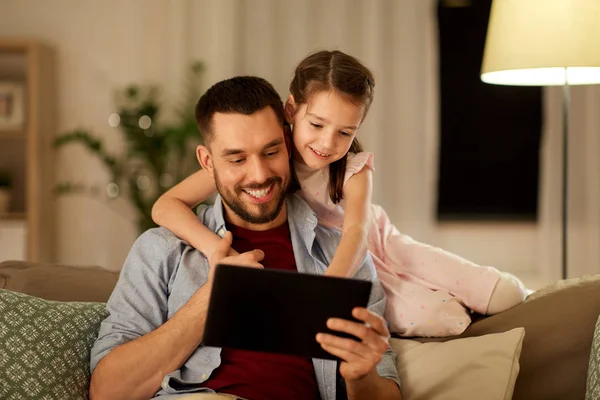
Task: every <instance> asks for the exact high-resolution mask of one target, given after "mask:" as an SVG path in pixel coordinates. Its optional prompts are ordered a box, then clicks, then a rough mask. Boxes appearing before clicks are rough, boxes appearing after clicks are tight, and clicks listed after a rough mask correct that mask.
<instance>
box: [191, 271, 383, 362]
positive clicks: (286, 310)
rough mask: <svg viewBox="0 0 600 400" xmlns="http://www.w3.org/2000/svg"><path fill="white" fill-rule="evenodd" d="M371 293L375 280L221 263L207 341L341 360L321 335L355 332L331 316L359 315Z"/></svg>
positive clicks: (206, 336) (249, 348)
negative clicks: (332, 325)
mask: <svg viewBox="0 0 600 400" xmlns="http://www.w3.org/2000/svg"><path fill="white" fill-rule="evenodd" d="M370 294H371V282H369V281H363V280H357V279H347V278H337V277H328V276H321V275H309V274H303V273H297V272H291V271H282V270H276V269H260V268H251V267H241V266H231V265H217V268H216V271H215V276H214V281H213V286H212V291H211V295H210V303H209V306H208V314H207V317H206V326H205V328H204V337H203V339H202V344H203V345H205V346H214V347H228V348H235V349H242V350H253V351H262V352H268V353H279V354H290V355H298V356H304V357H310V358H324V359H331V360H338V358H337V357H336V356H333V355H332V354H330V353H328V352H326V351H325V350H323V349H322V348H321V345H320V344H319V343H318V342H317V340H316V338H315V337H316V335H317V333H319V332H324V333H331V334H334V335H338V336H344V337H353V336H351V335H349V334H345V333H341V332H336V331H332V330H330V329H328V328H327V326H326V322H327V319H328V318H332V317H336V318H343V319H348V320H353V321H356V319H355V318H354V317H353V316H352V309H353V308H354V307H367V305H368V301H369V296H370Z"/></svg>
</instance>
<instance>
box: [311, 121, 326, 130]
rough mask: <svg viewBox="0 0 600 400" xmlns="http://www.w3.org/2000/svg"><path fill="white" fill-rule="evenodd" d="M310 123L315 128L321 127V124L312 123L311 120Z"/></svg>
mask: <svg viewBox="0 0 600 400" xmlns="http://www.w3.org/2000/svg"><path fill="white" fill-rule="evenodd" d="M310 124H311V125H312V126H313V127H314V128H317V129H321V128H322V127H323V125H319V124H315V123H312V122H311V123H310Z"/></svg>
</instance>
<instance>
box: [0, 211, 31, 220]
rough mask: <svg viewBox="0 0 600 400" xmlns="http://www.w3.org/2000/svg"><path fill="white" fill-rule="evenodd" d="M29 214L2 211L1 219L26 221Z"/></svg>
mask: <svg viewBox="0 0 600 400" xmlns="http://www.w3.org/2000/svg"><path fill="white" fill-rule="evenodd" d="M26 219H27V214H26V213H24V212H8V213H0V221H25V220H26Z"/></svg>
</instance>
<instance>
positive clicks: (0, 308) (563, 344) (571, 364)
mask: <svg viewBox="0 0 600 400" xmlns="http://www.w3.org/2000/svg"><path fill="white" fill-rule="evenodd" d="M117 280H118V272H111V271H108V270H105V269H103V268H100V267H88V266H79V267H77V266H65V265H54V264H36V263H27V262H19V261H5V262H2V263H0V294H2V293H4V295H5V296H4V297H2V296H0V377H2V376H3V375H2V373H5V374H7V373H11V374H13V375H12V377H11V378H6V376H7V375H5V381H6V382H8V381H11V382H12V383H11V384H12V386H9V385H8V384H7V383H6V382H3V381H2V379H0V398H7V399H13V398H14V399H17V398H39V399H53V398H61V399H66V398H82V397H77V396H82V393H87V384H89V369H88V370H87V375H86V371H85V370H84V371H83V372H78V374H79V376H77V377H75V378H78V379H75V378H73V377H71V376H70V375H69V374H71V373H72V371H74V370H75V369H76V367H75V366H76V365H78V364H77V363H78V362H79V364H82V363H83V364H85V362H86V360H87V358H86V357H89V347H90V346H91V345H92V344H93V340H94V338H95V334H96V332H97V328H98V325H99V323H100V321H101V320H102V319H103V318H104V317H105V316H106V311H105V308H104V302H105V301H106V300H107V299H108V297H109V295H110V293H111V291H112V289H113V287H114V285H115V283H116V281H117ZM7 298H8V299H12V300H11V301H7V300H6V299H7ZM3 299H4V300H3ZM2 302H4V303H2ZM44 307H45V308H44ZM38 308H40V309H42V310H43V311H42V314H44V315H43V318H45V319H44V320H43V321H45V322H44V323H38V322H39V321H42V320H39V321H37V322H36V321H34V318H41V316H40V315H39V314H40V313H39V312H38V314H37V316H35V315H36V314H35V312H36V311H35V310H36V309H38ZM57 309H58V310H59V311H58V312H57V311H56V310H57ZM64 310H67V311H64ZM38 311H39V310H38ZM63 311H64V312H63ZM599 314H600V275H593V276H587V277H581V278H576V279H570V280H565V281H560V282H557V283H556V284H554V285H551V286H549V287H547V288H544V289H542V290H540V291H537V292H535V293H533V294H532V295H530V296H529V297H528V299H527V300H526V301H525V302H524V303H523V304H520V305H518V306H516V307H514V308H512V309H510V310H507V311H505V312H503V313H500V314H497V315H494V316H491V317H485V318H480V319H479V320H477V321H475V322H473V323H472V324H471V325H470V326H469V327H468V328H467V329H466V330H465V332H463V334H461V335H459V336H457V337H451V338H410V339H394V338H393V339H391V340H392V346H393V347H394V349H397V348H400V347H402V346H404V347H407V346H408V347H409V348H410V349H412V350H414V349H416V348H421V349H423V348H424V347H419V345H423V346H434V345H435V344H436V343H437V344H449V343H457V344H458V343H462V344H463V345H462V347H459V346H457V347H456V351H459V352H462V354H464V355H465V356H467V355H469V354H470V355H471V356H472V357H475V358H474V360H480V361H481V360H491V361H489V362H488V363H487V364H494V365H486V363H480V365H477V366H476V368H470V371H475V372H476V374H475V375H469V374H468V373H464V374H463V373H460V374H459V376H458V375H454V376H450V377H449V378H448V379H452V380H453V381H455V384H456V385H459V382H457V381H456V380H459V379H464V381H462V382H460V385H463V386H470V387H473V388H475V389H474V390H479V389H477V385H478V384H481V385H483V386H482V387H487V386H489V384H490V382H492V383H494V382H496V383H499V384H500V385H504V386H506V387H507V388H506V389H503V393H505V395H504V397H500V398H507V399H510V398H511V396H512V398H513V399H516V400H525V399H527V400H534V399H573V400H575V399H584V398H585V393H586V385H587V386H589V383H588V382H587V380H588V367H589V364H590V353H591V351H592V347H593V346H592V344H593V342H594V331H595V326H596V322H597V320H598V315H599ZM61 318H62V319H61ZM16 319H19V320H20V321H21V323H23V320H25V321H24V322H25V323H27V322H28V321H27V320H28V319H29V320H30V321H29V323H30V324H29V325H28V326H29V328H28V329H33V330H39V331H40V333H39V335H38V336H39V337H38V338H37V339H36V341H33V339H31V337H30V336H27V333H23V334H24V335H25V336H23V337H24V339H20V340H17V339H15V336H14V335H13V337H12V339H11V340H12V342H11V343H6V341H5V342H4V343H2V335H7V332H8V333H9V334H10V332H11V329H13V331H15V330H17V329H19V328H18V324H17V323H16V322H15V323H13V322H14V321H15V320H16ZM77 319H79V321H80V322H79V323H78V322H73V321H76V320H77ZM59 320H60V321H61V322H57V321H59ZM2 321H4V328H3V325H2ZM81 321H83V323H82V322H81ZM53 323H59V324H60V325H59V326H60V329H63V327H64V326H69V325H74V326H71V328H69V330H67V331H65V333H60V334H57V333H56V330H57V329H58V328H53V327H52V324H53ZM82 325H84V326H88V329H87V331H85V332H84V331H77V329H80V330H81V329H83V328H81V326H82ZM521 327H522V328H524V330H523V329H521ZM44 329H45V331H44ZM518 329H520V332H523V331H524V332H525V333H524V335H523V334H522V333H521V334H512V336H511V337H513V338H516V339H515V340H513V342H514V343H516V344H515V345H514V346H513V347H515V348H514V349H513V351H512V352H509V353H508V354H509V357H508V358H510V357H513V358H514V360H511V359H509V360H508V364H509V366H508V368H509V371H508V374H507V375H506V378H505V377H504V375H502V376H500V375H501V374H499V373H498V371H497V370H494V369H493V368H495V367H496V365H495V364H496V363H501V362H503V361H502V359H500V358H493V357H497V356H498V351H496V347H494V346H496V345H493V346H492V347H489V346H488V348H487V350H486V351H485V352H483V353H481V354H479V353H476V351H477V350H474V349H475V348H476V346H475V345H474V344H475V342H474V341H473V342H469V340H475V339H477V338H479V339H481V338H487V337H490V338H491V337H493V336H494V334H503V333H505V332H509V331H510V332H516V330H518ZM22 330H23V329H22ZM8 337H10V336H8ZM461 340H463V341H462V342H461ZM511 340H512V339H511ZM27 341H31V343H32V344H31V346H30V347H29V348H27V347H26V346H24V345H23V343H21V342H27ZM33 343H36V344H35V345H34V344H33ZM76 343H77V346H78V347H76ZM407 343H408V345H407ZM490 343H491V342H490ZM400 344H402V346H400V347H399V345H400ZM2 345H4V346H5V350H6V349H8V350H9V351H7V353H9V352H10V351H12V350H11V349H12V347H10V346H17V347H19V346H20V347H22V349H21V350H20V351H21V353H20V354H21V356H22V357H21V359H24V360H25V361H24V363H25V364H31V365H34V366H36V368H39V369H40V371H42V372H36V374H37V375H34V378H31V376H29V377H28V378H23V381H22V382H20V381H18V380H19V379H20V375H19V373H20V371H19V370H18V368H16V367H14V366H11V365H10V363H9V362H8V361H6V360H7V358H6V357H5V358H4V364H3V356H2ZM59 345H60V346H62V347H63V348H66V350H62V351H65V352H67V353H69V354H71V356H70V358H67V359H65V360H66V361H64V362H55V364H56V365H54V366H53V368H55V369H56V370H60V372H61V374H62V375H60V379H59V378H57V379H56V385H63V386H64V387H69V386H68V385H71V386H70V387H74V385H76V384H75V381H78V382H80V383H78V384H77V385H79V386H77V388H78V389H77V390H78V391H79V392H78V393H79V394H73V393H70V394H65V393H63V392H61V391H60V390H58V389H57V390H55V391H53V390H52V384H50V389H49V388H48V383H49V382H50V381H48V379H50V378H47V379H46V380H44V378H40V379H42V380H44V382H45V383H42V384H40V383H39V382H36V380H37V379H38V378H39V377H42V376H46V377H47V375H48V374H50V375H57V376H58V373H56V372H53V371H52V370H50V372H49V370H48V369H47V368H46V366H44V363H43V358H41V357H42V355H43V354H44V352H43V349H46V351H47V350H48V349H51V348H53V347H58V346H59ZM596 345H598V346H599V347H600V343H596ZM36 346H37V347H36ZM447 348H448V347H447ZM431 349H438V350H440V349H442V347H431ZM438 350H436V351H438ZM402 351H403V350H402ZM440 351H441V350H440ZM24 354H26V355H27V357H25V356H24ZM413 354H418V357H417V358H421V359H422V357H424V356H423V355H422V354H425V353H424V352H421V353H413ZM438 354H441V353H439V351H438ZM484 355H485V357H487V356H490V357H492V358H484ZM450 358H452V359H454V358H456V359H459V360H458V361H457V362H459V361H460V359H461V358H468V357H456V355H453V356H452V357H449V356H444V359H443V360H441V361H440V362H450V361H451V360H450V361H448V359H450ZM506 358H507V357H504V359H506ZM40 359H41V360H42V361H40ZM8 360H9V361H10V355H9V358H8ZM36 360H37V361H36ZM474 362H475V361H474ZM36 363H37V364H36ZM70 363H72V365H73V367H72V368H69V367H65V366H64V365H61V364H65V365H67V366H68V365H71V364H70ZM508 364H507V365H508ZM27 367H30V365H28V366H27ZM487 367H490V368H491V369H490V371H491V372H490V373H489V374H488V376H487V378H488V382H484V383H482V382H480V381H481V380H485V379H484V378H482V379H480V378H478V377H479V376H482V375H477V374H481V371H483V370H485V368H487ZM44 368H46V369H44ZM449 368H450V369H452V368H454V367H452V366H450V367H449ZM3 369H4V372H2V370H3ZM7 371H8V372H7ZM457 371H458V369H457ZM461 371H462V370H461ZM490 374H491V375H490ZM15 376H16V378H15ZM469 377H471V378H469ZM407 379H408V380H409V381H410V379H416V378H415V372H412V371H411V372H410V376H408V378H407ZM425 379H426V380H427V381H431V380H432V379H431V377H426V376H425ZM15 380H16V381H17V382H16V383H15ZM65 380H66V381H67V382H66V384H65ZM498 381H499V382H498ZM81 382H83V383H81ZM444 384H448V382H446V383H444ZM595 384H597V382H595ZM3 385H4V386H3ZM27 385H29V386H27ZM36 385H37V386H36ZM44 385H46V386H44ZM38 386H40V387H38ZM15 387H17V388H18V390H22V392H21V395H20V396H14V393H13V392H14V390H15V389H14V388H15ZM31 387H32V388H33V389H31ZM440 387H441V386H438V387H437V388H436V389H435V390H434V391H437V392H440V390H441V391H442V393H441V394H440V393H437V395H434V392H433V391H432V392H429V394H428V395H424V394H420V395H418V394H412V395H411V396H410V398H413V399H418V398H431V399H433V398H436V399H437V398H440V399H444V398H451V397H448V396H444V393H443V389H440ZM11 388H12V389H11ZM30 389H31V390H34V389H35V390H37V392H35V390H34V393H38V394H37V397H35V396H29V397H26V395H25V394H23V393H29V394H30V392H28V391H29V390H30ZM3 390H4V392H3ZM11 390H12V391H13V392H11ZM71 392H73V390H71ZM3 394H4V396H3ZM29 394H28V395H29ZM10 396H13V397H10ZM83 396H84V397H83V398H85V395H83ZM468 396H469V395H464V394H463V395H462V398H467V399H468V398H469V397H468ZM456 398H458V397H456ZM473 398H475V397H473ZM479 398H484V397H483V396H482V397H479Z"/></svg>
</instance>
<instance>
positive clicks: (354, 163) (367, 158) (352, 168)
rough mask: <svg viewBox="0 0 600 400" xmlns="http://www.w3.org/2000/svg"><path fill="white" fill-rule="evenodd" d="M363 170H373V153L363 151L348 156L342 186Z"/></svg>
mask: <svg viewBox="0 0 600 400" xmlns="http://www.w3.org/2000/svg"><path fill="white" fill-rule="evenodd" d="M364 168H368V169H370V170H371V171H374V170H375V167H374V164H373V153H369V152H368V151H363V152H361V153H356V154H352V153H350V154H348V160H347V162H346V174H345V175H344V184H346V182H348V179H350V178H351V177H352V176H353V175H355V174H357V173H359V172H360V171H362V170H363V169H364Z"/></svg>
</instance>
